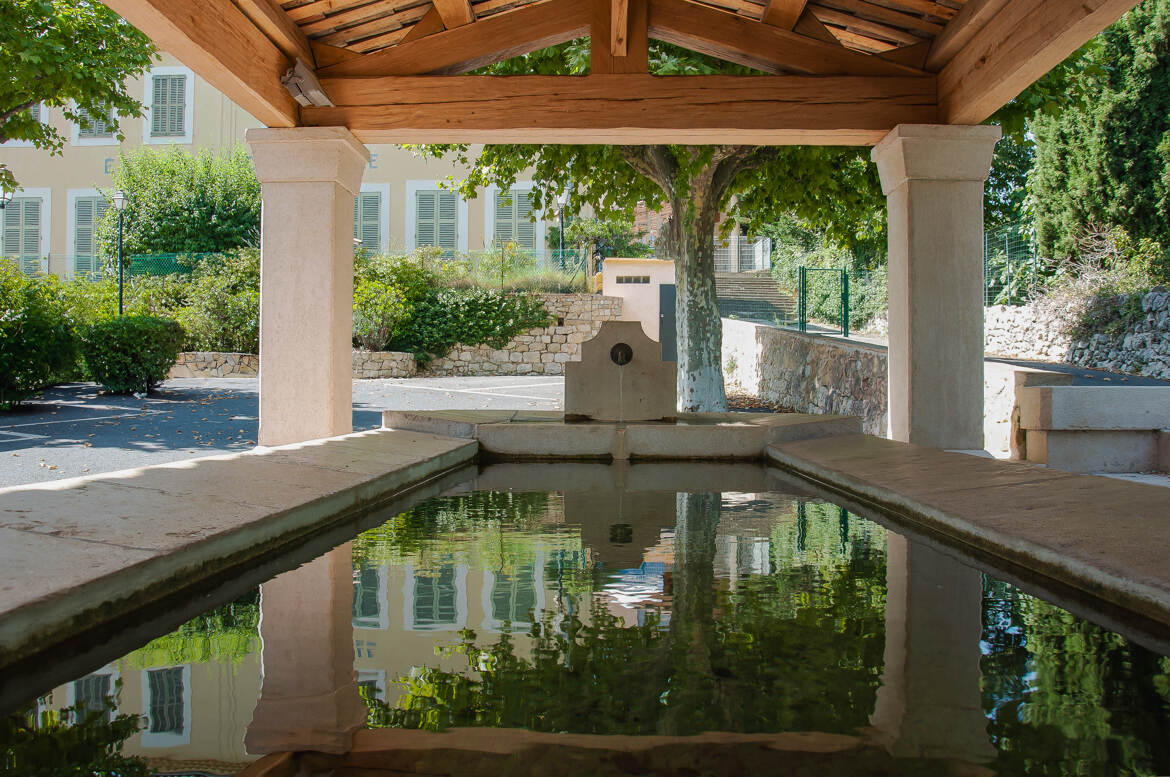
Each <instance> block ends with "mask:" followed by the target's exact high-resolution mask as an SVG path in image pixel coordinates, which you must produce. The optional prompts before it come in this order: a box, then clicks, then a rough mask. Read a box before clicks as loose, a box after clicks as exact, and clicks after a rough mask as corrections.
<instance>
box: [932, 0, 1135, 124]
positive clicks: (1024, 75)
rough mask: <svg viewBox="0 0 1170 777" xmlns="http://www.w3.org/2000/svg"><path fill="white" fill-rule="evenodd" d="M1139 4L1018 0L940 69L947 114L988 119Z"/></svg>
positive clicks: (1129, 0) (963, 119)
mask: <svg viewBox="0 0 1170 777" xmlns="http://www.w3.org/2000/svg"><path fill="white" fill-rule="evenodd" d="M972 2H974V0H972ZM1135 5H1137V0H1077V2H1068V0H1012V1H1011V2H1010V3H1008V4H1007V5H1006V6H1004V7H1003V8H1002V9H1001V10H1000V12H999V13H998V14H996V15H995V17H994V18H992V19H991V21H990V22H988V23H987V24H986V25H985V26H984V27H983V28H982V29H981V30H979V31H978V32H977V33H975V35H974V36H973V37H972V38H971V39H970V40H969V41H968V42H967V44H966V45H964V46H963V48H962V49H960V50H959V52H958V53H957V54H956V55H955V56H954V57H953V58H952V59H951V61H950V63H949V64H947V65H946V67H944V68H943V69H942V71H941V72H940V73H939V77H938V87H939V108H940V114H941V116H942V118H943V120H944V121H945V122H946V123H947V124H979V123H981V122H983V121H986V120H987V118H988V117H990V116H991V114H993V113H995V112H996V111H997V110H999V108H1000V107H1002V106H1003V105H1004V104H1005V103H1007V102H1008V101H1009V100H1011V99H1013V98H1015V97H1016V96H1017V95H1019V93H1020V92H1022V91H1024V89H1026V88H1027V87H1028V86H1029V85H1030V84H1031V83H1032V82H1033V81H1035V80H1036V79H1038V78H1040V77H1041V76H1043V75H1044V74H1045V73H1047V72H1048V71H1049V70H1051V69H1052V68H1053V67H1055V66H1056V65H1058V64H1060V63H1061V62H1062V61H1064V59H1065V58H1066V57H1068V55H1070V54H1072V53H1073V52H1074V51H1076V50H1077V49H1078V48H1080V47H1081V46H1083V45H1084V44H1085V42H1087V41H1088V40H1089V39H1090V38H1092V37H1093V36H1094V35H1096V34H1097V33H1099V32H1101V31H1102V30H1104V29H1105V28H1106V27H1108V26H1109V25H1110V24H1112V23H1113V22H1115V21H1117V19H1118V18H1120V17H1121V15H1122V14H1123V13H1125V12H1126V11H1128V10H1130V9H1131V8H1133V7H1134V6H1135Z"/></svg>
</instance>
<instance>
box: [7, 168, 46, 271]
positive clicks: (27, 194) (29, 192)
mask: <svg viewBox="0 0 1170 777" xmlns="http://www.w3.org/2000/svg"><path fill="white" fill-rule="evenodd" d="M38 197H39V198H40V200H41V256H40V260H41V272H42V273H45V274H47V273H48V272H49V254H51V253H52V248H53V247H52V246H51V245H50V244H49V237H50V236H51V235H52V234H53V190H52V189H49V188H46V187H33V188H31V189H21V190H19V191H18V192H16V195H15V196H14V198H13V199H18V200H19V199H36V198H38ZM3 230H4V224H3V222H0V233H2V232H3ZM0 255H2V254H0Z"/></svg>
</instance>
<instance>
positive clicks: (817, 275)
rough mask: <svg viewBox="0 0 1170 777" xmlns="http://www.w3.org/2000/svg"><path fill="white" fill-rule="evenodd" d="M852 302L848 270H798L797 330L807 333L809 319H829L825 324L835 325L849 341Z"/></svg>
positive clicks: (821, 268)
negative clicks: (850, 303)
mask: <svg viewBox="0 0 1170 777" xmlns="http://www.w3.org/2000/svg"><path fill="white" fill-rule="evenodd" d="M849 302H850V299H849V272H848V271H847V270H844V269H839V268H836V267H800V268H799V269H798V275H797V299H796V326H797V329H799V330H800V331H801V332H807V331H808V324H809V319H810V318H815V319H818V320H823V319H828V321H827V322H826V323H833V324H836V325H837V326H839V327H840V328H841V336H842V337H848V336H849ZM834 308H835V310H834ZM833 319H836V320H835V321H834V320H833Z"/></svg>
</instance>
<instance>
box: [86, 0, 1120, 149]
mask: <svg viewBox="0 0 1170 777" xmlns="http://www.w3.org/2000/svg"><path fill="white" fill-rule="evenodd" d="M105 2H106V4H107V5H109V6H110V7H111V8H113V9H114V10H115V11H117V12H118V13H120V14H122V15H123V16H124V17H125V18H126V19H128V20H129V21H130V22H131V23H132V24H134V25H135V26H137V27H139V29H141V30H143V31H144V32H145V33H146V34H147V35H149V36H150V37H151V38H153V39H154V40H155V42H156V43H157V44H158V45H159V46H161V47H162V48H164V49H166V50H168V51H169V52H171V53H172V54H174V55H175V56H177V57H178V58H179V59H180V60H182V61H183V62H184V63H186V64H187V65H188V66H189V67H191V68H192V69H193V70H195V71H196V72H198V73H199V74H200V75H201V76H203V77H204V78H206V79H207V80H208V81H210V82H211V83H212V84H213V85H215V86H216V87H218V88H219V89H220V90H221V91H223V92H224V93H226V94H227V95H228V96H229V97H231V98H232V99H233V100H235V101H236V102H237V103H238V104H240V105H241V106H242V107H244V108H245V109H246V110H248V111H249V112H251V113H252V114H253V115H254V116H255V117H256V118H257V119H259V120H260V121H262V122H264V123H265V124H266V125H268V126H270V127H294V126H344V127H347V128H349V129H350V130H351V131H353V132H354V134H355V135H357V137H358V138H359V139H360V140H363V141H364V142H397V143H414V142H563V143H663V142H669V143H727V142H734V143H757V144H792V143H810V144H872V143H875V142H877V141H878V140H880V139H881V137H883V136H884V135H885V134H886V133H887V132H888V131H889V130H890V129H892V128H893V127H894V126H896V125H898V124H906V123H921V124H926V123H928V124H977V123H980V122H982V121H985V120H986V119H987V118H988V117H989V116H990V115H991V114H992V113H994V112H995V111H996V110H997V109H998V108H999V107H1000V106H1002V105H1003V104H1004V103H1006V102H1008V101H1009V100H1011V99H1012V98H1013V97H1015V96H1016V95H1017V94H1019V93H1020V92H1021V91H1023V90H1024V89H1025V88H1026V87H1027V86H1028V85H1029V84H1031V83H1032V82H1033V81H1035V80H1036V79H1037V78H1039V77H1040V76H1042V75H1043V74H1044V73H1046V72H1047V71H1048V70H1049V69H1051V68H1052V67H1053V66H1055V65H1056V64H1058V63H1059V62H1061V61H1062V60H1063V59H1064V58H1065V57H1067V56H1068V55H1069V54H1071V53H1072V52H1073V51H1075V50H1076V49H1077V48H1078V47H1080V46H1081V45H1082V44H1084V43H1085V42H1086V41H1087V40H1088V39H1089V38H1091V37H1092V36H1093V35H1095V34H1096V33H1097V32H1099V31H1101V30H1102V29H1104V28H1105V27H1106V26H1108V25H1109V24H1111V23H1112V22H1113V21H1114V20H1116V19H1117V18H1118V17H1119V16H1121V14H1123V13H1124V12H1125V11H1127V10H1128V9H1129V8H1131V7H1133V6H1134V5H1136V2H1137V0H199V1H198V2H195V1H194V0H105ZM583 37H588V38H589V39H590V45H591V52H592V55H591V57H592V59H591V69H590V74H589V75H587V76H535V75H534V76H509V77H501V76H482V75H467V74H468V73H469V72H470V71H473V70H476V69H478V68H481V67H484V66H486V65H489V64H492V63H495V62H499V61H502V60H505V59H508V58H511V57H514V56H517V55H520V54H524V53H528V52H532V51H536V50H538V49H541V48H545V47H547V46H550V45H553V44H557V43H563V42H566V41H569V40H573V39H576V38H583ZM650 39H657V40H661V41H666V42H668V43H673V44H677V45H679V46H682V47H684V48H687V49H690V50H693V51H697V52H700V53H703V54H708V55H711V56H714V57H717V58H720V59H723V60H727V61H729V62H735V63H738V64H742V65H746V66H749V67H752V68H755V69H757V70H760V71H763V72H764V73H766V74H768V75H763V76H673V77H660V76H652V75H650V74H649V73H648V69H647V47H648V41H649V40H650ZM297 60H300V61H301V62H303V63H304V65H305V67H307V68H308V70H309V71H310V72H312V74H313V75H314V76H315V77H316V78H317V79H318V80H319V82H320V84H321V86H322V88H323V91H324V92H325V94H326V95H328V97H329V100H330V101H331V102H332V105H331V106H321V107H313V106H305V107H302V106H299V105H298V104H297V103H296V102H295V101H294V100H293V99H292V97H291V96H290V95H289V93H288V92H287V91H286V90H285V88H284V87H283V86H282V85H281V82H280V78H281V76H282V75H284V74H285V72H286V71H288V69H289V68H290V67H291V66H292V65H293V64H294V63H295V62H296V61H297Z"/></svg>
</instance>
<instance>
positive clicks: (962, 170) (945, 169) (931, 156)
mask: <svg viewBox="0 0 1170 777" xmlns="http://www.w3.org/2000/svg"><path fill="white" fill-rule="evenodd" d="M1002 134H1003V131H1002V130H1001V129H1000V128H999V127H998V126H995V125H988V124H980V125H974V126H968V125H955V124H899V125H898V126H897V127H894V129H892V130H890V134H888V135H886V136H885V137H884V138H882V140H881V142H879V143H878V144H877V145H876V146H874V147H873V150H872V151H871V152H870V159H872V160H873V161H874V162H876V163H877V166H878V175H879V176H880V177H881V181H882V191H883V192H884V193H885V194H886V195H889V194H890V192H892V191H894V190H895V189H897V188H898V187H900V186H902V185H904V184H905V183H907V182H909V181H979V182H983V181H986V180H987V174H988V172H989V171H990V170H991V154H992V152H993V151H994V150H995V144H996V142H997V141H998V140H999V139H1000V136H1001V135H1002Z"/></svg>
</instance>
